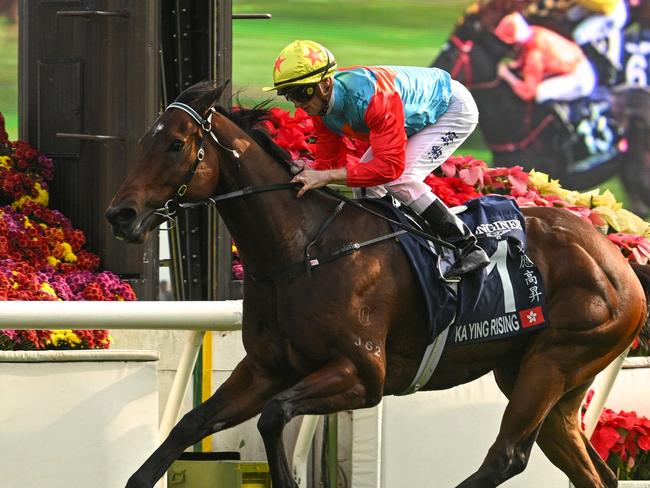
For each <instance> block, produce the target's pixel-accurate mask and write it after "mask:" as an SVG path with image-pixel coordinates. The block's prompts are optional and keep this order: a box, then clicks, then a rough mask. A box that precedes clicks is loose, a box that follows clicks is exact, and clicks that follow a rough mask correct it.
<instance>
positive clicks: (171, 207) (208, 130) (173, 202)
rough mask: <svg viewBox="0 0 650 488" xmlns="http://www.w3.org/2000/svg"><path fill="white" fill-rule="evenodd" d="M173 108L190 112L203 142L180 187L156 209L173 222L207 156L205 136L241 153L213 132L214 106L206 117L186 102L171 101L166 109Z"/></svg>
mask: <svg viewBox="0 0 650 488" xmlns="http://www.w3.org/2000/svg"><path fill="white" fill-rule="evenodd" d="M172 108H178V109H180V110H182V111H183V112H185V113H186V114H188V115H189V116H190V117H192V119H194V121H195V122H196V123H197V124H198V125H199V131H201V132H202V134H201V144H200V145H199V150H198V152H197V154H196V159H195V160H194V162H193V163H192V166H191V167H190V169H189V170H188V172H187V173H186V174H185V177H184V178H183V182H182V183H181V184H180V185H179V187H178V188H177V189H176V190H174V191H173V192H172V194H171V196H170V198H169V199H167V201H166V202H165V204H164V205H163V206H162V207H160V208H157V209H156V210H154V212H153V213H154V214H155V215H159V216H161V217H164V218H165V219H166V220H167V221H169V222H172V223H173V217H174V215H176V212H177V210H178V208H179V207H181V206H182V205H183V204H181V202H180V200H181V198H183V196H184V195H185V193H186V192H187V185H188V184H189V182H190V181H191V180H192V178H193V177H194V174H195V173H196V169H197V168H198V167H199V164H200V163H201V161H203V158H204V157H205V149H204V147H205V138H206V135H208V134H209V135H210V136H211V137H212V139H214V142H216V143H217V144H218V145H219V146H220V147H221V148H223V149H225V150H226V151H229V152H231V153H232V155H233V156H234V157H235V158H236V159H239V158H240V155H239V153H238V152H237V150H235V149H230V148H228V147H226V146H224V145H223V144H221V142H220V141H219V139H217V136H216V135H215V133H214V132H212V116H213V115H214V114H215V113H217V111H216V109H215V108H214V107H210V109H209V110H208V116H207V117H206V118H203V117H201V115H199V113H198V112H197V111H196V110H194V109H193V108H192V107H190V106H189V105H187V104H185V103H181V102H172V103H170V104H169V105H168V106H167V108H166V109H165V112H166V111H167V110H170V109H172Z"/></svg>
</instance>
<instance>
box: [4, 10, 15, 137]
mask: <svg viewBox="0 0 650 488" xmlns="http://www.w3.org/2000/svg"><path fill="white" fill-rule="evenodd" d="M0 112H2V114H3V115H4V116H5V122H6V126H7V132H8V133H9V138H10V139H17V138H18V37H17V31H16V29H15V27H14V26H11V25H9V23H8V22H7V21H6V20H5V19H2V18H0Z"/></svg>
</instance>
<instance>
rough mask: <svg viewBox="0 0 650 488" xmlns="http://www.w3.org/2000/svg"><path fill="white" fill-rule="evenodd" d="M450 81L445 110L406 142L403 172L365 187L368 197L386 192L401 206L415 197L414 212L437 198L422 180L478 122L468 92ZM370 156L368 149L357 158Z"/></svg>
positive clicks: (366, 159)
mask: <svg viewBox="0 0 650 488" xmlns="http://www.w3.org/2000/svg"><path fill="white" fill-rule="evenodd" d="M451 83H452V95H451V100H450V101H449V107H448V108H447V111H446V112H445V113H444V114H442V115H441V116H440V118H439V119H438V120H437V121H436V123H435V124H432V125H429V126H427V127H425V128H424V129H422V130H421V131H419V132H417V133H415V134H413V135H412V136H411V137H409V138H408V140H407V141H406V161H405V167H404V173H402V175H401V176H400V177H399V178H397V179H396V180H394V181H391V182H390V183H386V184H385V185H382V186H375V187H371V188H368V189H367V191H366V194H367V195H368V196H370V197H382V196H384V195H385V194H386V192H388V193H390V194H391V195H392V196H394V197H395V198H396V199H397V200H399V201H400V202H402V203H403V204H405V205H411V204H412V203H413V202H415V201H416V200H419V201H420V202H422V204H421V205H416V206H415V207H416V208H414V209H415V211H416V212H418V213H419V212H421V211H423V210H424V208H426V207H427V206H428V204H429V203H431V202H433V201H434V200H435V199H436V198H437V197H435V195H433V193H432V192H431V188H430V187H429V186H428V185H427V184H426V183H424V179H425V178H426V177H427V176H428V175H429V173H431V172H432V171H433V170H434V169H436V168H437V167H438V166H440V165H441V164H442V163H444V162H445V161H446V160H447V158H449V156H451V155H452V154H453V152H454V151H455V150H456V149H458V147H459V146H460V145H461V144H462V143H463V142H464V141H465V139H467V138H468V137H469V135H470V134H471V133H472V132H474V129H475V128H476V125H477V124H478V108H477V107H476V102H475V101H474V98H473V97H472V95H471V93H470V92H469V90H468V89H467V88H465V87H464V86H463V85H462V84H461V83H459V82H458V81H456V80H452V81H451ZM372 157H373V155H372V149H368V151H366V153H365V154H364V155H363V156H362V157H361V159H360V160H359V161H360V162H362V163H363V162H366V161H369V160H371V159H372ZM421 197H422V198H421ZM418 207H424V208H418Z"/></svg>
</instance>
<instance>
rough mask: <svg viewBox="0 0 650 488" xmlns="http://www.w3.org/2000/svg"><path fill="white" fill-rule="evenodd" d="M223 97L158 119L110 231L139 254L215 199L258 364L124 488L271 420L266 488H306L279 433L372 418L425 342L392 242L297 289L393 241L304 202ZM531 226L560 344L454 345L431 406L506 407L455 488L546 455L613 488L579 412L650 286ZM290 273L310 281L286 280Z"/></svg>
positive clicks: (619, 261)
mask: <svg viewBox="0 0 650 488" xmlns="http://www.w3.org/2000/svg"><path fill="white" fill-rule="evenodd" d="M221 93H222V90H221V89H219V88H218V89H215V88H214V87H212V85H211V84H209V83H203V84H199V85H195V86H193V87H190V88H188V89H187V90H186V91H185V92H183V93H182V94H181V95H180V96H179V98H178V99H177V102H175V103H174V104H172V105H170V107H168V109H167V110H166V111H165V112H163V113H162V114H161V115H160V117H159V118H158V119H157V120H156V121H155V122H154V124H153V126H152V127H151V129H150V130H149V131H148V132H147V133H146V134H145V135H144V137H143V138H142V139H141V141H140V150H139V155H138V157H137V160H136V161H135V162H134V164H133V166H132V169H131V172H130V174H129V175H128V176H127V178H126V180H125V181H124V183H123V185H122V186H121V188H120V189H119V190H118V192H117V193H116V195H115V197H114V198H113V201H112V203H111V205H110V207H109V208H108V209H107V211H106V216H107V218H108V219H109V221H110V222H111V224H112V226H113V232H114V234H115V235H116V236H118V237H120V238H122V239H124V240H127V241H130V242H141V241H143V240H144V239H146V236H147V233H148V232H149V231H151V230H153V229H155V228H156V227H157V226H158V225H159V224H160V223H161V221H163V220H164V219H165V218H166V217H168V216H169V215H170V214H171V213H173V211H174V208H175V206H176V205H178V204H179V202H181V201H185V202H198V201H203V200H204V199H206V198H212V201H213V202H216V206H217V209H218V211H219V213H220V215H221V216H222V217H223V219H224V221H225V222H226V225H227V226H228V228H229V230H230V232H231V233H232V235H233V237H234V239H235V240H236V242H237V245H238V248H239V250H240V255H241V257H242V260H243V263H244V264H245V267H246V275H245V279H244V303H243V322H242V337H243V342H244V346H245V349H246V352H247V354H246V357H245V358H244V359H243V360H242V361H241V362H240V363H239V364H238V365H237V367H236V368H235V370H234V371H233V373H232V375H231V376H230V378H229V379H228V380H226V382H225V383H224V384H223V385H222V386H221V387H219V388H218V389H217V391H216V392H215V393H214V395H213V396H212V397H211V398H210V399H208V400H207V401H206V402H205V403H203V404H201V405H199V406H198V407H197V408H195V409H194V410H192V411H190V412H189V413H187V414H186V415H185V416H184V417H183V418H182V419H181V420H180V422H179V423H178V425H176V426H175V427H174V429H173V430H172V431H171V433H170V434H169V436H168V438H167V439H165V440H164V441H163V443H162V445H161V446H160V447H159V448H158V449H157V450H156V451H155V452H154V453H153V454H152V455H151V456H150V457H149V458H148V459H147V461H145V463H144V464H143V465H142V467H141V468H140V469H138V470H137V471H136V473H134V474H133V476H132V477H131V478H130V479H129V481H128V483H127V487H128V488H151V487H152V486H153V485H154V483H155V482H156V480H158V479H159V478H160V477H161V476H162V475H163V474H164V472H165V471H166V470H167V469H168V467H169V466H170V464H171V463H172V462H173V461H174V460H175V459H176V458H177V457H178V456H179V455H180V454H181V453H182V452H183V450H185V449H186V448H187V447H189V446H191V445H193V444H194V443H196V442H198V441H199V440H200V439H202V438H203V437H205V436H208V435H210V434H213V433H215V432H218V431H221V430H223V429H227V428H229V427H232V426H235V425H237V424H239V423H241V422H243V421H245V420H247V419H249V418H251V417H253V416H255V415H257V414H260V413H261V415H260V418H259V422H258V427H259V430H260V433H261V435H262V438H263V441H264V446H265V449H266V454H267V458H268V462H269V466H270V471H271V477H272V481H273V486H274V487H276V488H285V487H296V484H295V482H294V481H293V480H292V477H291V471H290V469H289V466H288V463H287V459H286V455H285V449H284V446H283V443H282V430H283V428H284V426H285V425H286V423H287V422H288V421H289V420H290V419H292V418H294V417H296V416H298V415H305V414H327V413H333V412H338V411H341V410H347V409H357V408H365V407H371V406H373V405H376V404H377V403H378V402H379V401H380V400H381V398H382V396H384V395H394V394H399V393H402V392H404V391H405V390H406V389H407V388H408V387H409V385H410V384H411V382H412V379H413V378H414V377H415V375H416V373H417V371H418V368H419V365H420V361H421V359H422V357H423V354H424V353H425V350H426V348H427V346H428V344H429V342H430V341H429V338H428V336H427V325H426V323H425V322H426V320H425V315H426V314H425V312H424V310H425V303H424V296H423V293H422V290H421V288H420V286H419V285H418V284H417V278H416V276H415V273H414V270H413V268H412V267H411V265H410V262H409V261H408V260H407V258H406V256H405V253H404V252H403V250H402V249H401V247H400V245H399V244H397V243H396V242H395V240H394V239H387V240H383V241H382V242H379V243H376V244H375V245H373V246H368V247H365V248H363V249H356V248H355V246H351V247H349V252H347V253H342V255H341V257H340V259H336V260H330V261H329V262H326V263H323V264H322V265H320V266H318V267H317V268H315V269H313V270H312V272H311V273H307V272H304V270H305V266H304V265H305V262H306V259H305V257H306V254H307V255H309V254H308V253H307V252H306V251H307V250H312V251H313V253H314V255H319V254H320V253H324V252H326V251H327V250H331V249H340V248H341V247H340V246H341V245H344V247H345V244H346V243H350V242H362V241H370V240H373V239H376V238H377V237H378V236H384V235H387V234H390V233H391V227H390V226H389V223H387V222H386V221H385V220H383V219H381V218H378V217H377V216H375V215H371V214H368V213H365V212H363V211H361V210H359V209H358V208H357V207H355V206H354V205H345V206H343V207H342V208H339V207H340V201H339V200H338V199H337V198H334V197H333V196H332V194H331V193H326V192H320V191H312V192H309V193H308V194H307V195H306V196H305V197H304V198H302V199H297V198H296V193H295V190H296V188H295V184H294V185H292V184H289V181H290V179H291V173H290V165H289V162H288V160H287V156H286V154H285V153H284V152H283V151H282V150H281V149H280V148H279V147H278V146H276V145H275V144H274V143H273V142H272V141H271V140H270V139H269V138H268V137H267V136H266V135H265V134H264V133H263V132H261V131H260V130H259V129H256V128H255V125H256V123H257V122H259V121H260V120H261V119H262V118H263V117H264V116H265V111H264V110H262V109H260V108H257V109H253V110H238V111H234V112H229V111H226V110H224V109H222V108H220V107H218V106H215V104H216V101H217V100H218V99H219V97H220V95H221ZM337 208H338V210H339V211H338V213H337V214H336V218H335V219H331V216H332V214H333V212H335V211H336V209H337ZM524 213H525V216H526V224H527V231H528V252H529V254H530V256H531V258H532V259H533V260H534V262H535V263H536V264H537V267H538V268H539V271H540V273H541V276H542V278H543V281H544V284H545V290H546V297H547V302H546V306H547V319H548V321H549V323H550V325H549V327H547V328H544V329H542V330H539V331H534V332H529V333H527V334H525V335H521V336H516V337H512V338H507V339H500V340H494V341H491V342H488V343H482V344H465V345H453V346H448V347H446V348H445V350H444V352H443V353H442V357H441V358H440V362H439V365H438V368H437V369H436V370H435V372H434V374H433V376H432V377H431V379H430V380H429V381H428V382H427V383H426V384H425V385H423V387H422V389H423V390H435V389H446V388H451V387H453V386H455V385H459V384H462V383H466V382H468V381H472V380H473V379H476V378H479V377H480V376H482V375H484V374H486V373H488V372H490V371H494V374H495V377H496V379H497V382H498V384H499V387H500V388H501V390H502V391H503V392H504V393H505V394H506V396H507V397H508V398H509V403H508V406H507V408H506V410H505V413H504V415H503V421H502V424H501V428H500V431H499V434H498V437H497V439H496V440H495V442H494V444H493V445H492V447H491V448H490V450H489V452H488V453H487V456H486V458H485V461H484V462H483V464H482V465H481V466H480V467H479V468H478V469H477V470H476V472H475V473H474V474H472V475H471V476H470V477H469V478H467V479H466V480H465V481H464V482H462V483H461V484H460V485H459V486H460V487H462V488H470V487H475V488H478V487H481V488H483V487H488V486H497V485H499V484H501V483H503V482H504V481H505V480H507V479H509V478H511V477H512V476H514V475H516V474H517V473H519V472H521V471H522V470H523V469H524V468H525V466H526V463H527V461H528V457H529V454H530V450H531V447H532V444H533V442H535V441H537V443H538V444H539V445H540V446H541V448H542V450H543V451H544V453H545V454H546V455H547V456H548V457H549V459H551V460H552V462H553V463H554V464H555V465H556V466H558V467H559V468H560V469H561V470H563V471H564V472H565V473H566V474H567V476H568V477H569V478H570V479H571V480H572V482H573V483H574V485H575V486H576V487H577V488H602V487H614V486H616V485H617V481H616V477H615V475H614V473H612V471H611V470H610V469H609V468H608V467H607V465H606V464H605V463H604V461H603V460H602V459H601V458H600V457H599V456H598V454H597V453H596V451H595V450H594V449H593V447H592V446H591V444H590V443H589V441H588V440H587V439H586V437H585V436H584V434H583V433H582V431H581V428H580V423H579V416H578V409H579V407H580V404H581V402H582V399H583V397H584V394H585V392H586V391H587V388H588V386H589V384H590V383H591V381H592V380H593V378H594V376H595V375H596V374H597V373H598V372H599V371H601V370H602V369H603V368H604V367H605V366H606V365H607V364H609V362H611V361H612V360H613V359H614V358H615V357H617V356H618V355H619V354H621V353H622V352H623V351H624V350H625V349H626V348H627V347H628V346H629V345H630V343H631V342H632V340H633V339H634V338H635V337H636V336H637V335H638V333H639V331H640V329H641V328H642V326H643V324H644V322H645V320H646V315H647V301H646V294H645V293H644V287H643V286H642V285H641V283H640V281H639V278H638V277H637V275H636V274H635V272H634V271H633V269H632V267H631V266H630V264H629V263H628V262H627V261H626V260H625V258H624V257H623V256H622V254H621V253H620V251H619V250H618V249H617V248H616V247H615V246H614V245H613V244H612V243H611V242H609V240H608V239H606V238H605V237H604V236H603V235H602V234H600V233H599V232H597V231H596V230H595V229H594V228H593V227H592V226H591V225H589V224H587V223H585V222H584V221H582V220H581V219H579V218H577V217H575V216H574V215H572V214H571V213H569V212H567V211H565V210H562V209H553V208H530V209H525V210H524ZM328 220H330V224H329V226H328V227H327V229H326V231H324V232H321V229H323V223H324V222H326V221H328ZM316 236H320V238H319V239H318V240H317V243H316V244H314V245H310V243H312V244H313V241H314V240H316V239H315V237H316ZM355 249H356V250H355ZM296 265H297V268H296ZM286 269H300V271H298V272H295V273H290V274H286V273H282V272H278V270H286ZM646 272H648V269H647V267H641V268H640V269H639V273H641V274H642V275H643V276H645V274H644V273H646ZM645 286H646V292H647V284H646V285H645ZM369 346H370V347H369Z"/></svg>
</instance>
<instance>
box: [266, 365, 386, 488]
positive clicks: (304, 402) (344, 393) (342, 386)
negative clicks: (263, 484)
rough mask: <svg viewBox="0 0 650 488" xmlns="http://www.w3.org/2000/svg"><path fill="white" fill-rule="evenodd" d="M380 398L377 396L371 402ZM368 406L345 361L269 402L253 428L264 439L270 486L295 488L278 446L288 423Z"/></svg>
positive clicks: (354, 373)
mask: <svg viewBox="0 0 650 488" xmlns="http://www.w3.org/2000/svg"><path fill="white" fill-rule="evenodd" d="M380 398H381V397H380V396H377V398H376V399H375V401H374V403H377V401H379V399H380ZM372 403H373V400H372V399H369V398H368V392H367V388H366V387H365V386H364V384H363V383H362V382H361V380H360V377H359V374H358V372H357V368H356V367H355V365H354V364H353V363H352V361H350V360H349V359H348V358H339V359H337V360H335V361H333V362H331V363H329V364H328V365H327V366H325V367H323V368H322V369H320V370H318V371H316V372H314V373H312V374H310V375H309V376H307V377H306V378H304V379H303V380H301V381H300V382H299V383H297V384H296V385H294V386H293V387H291V388H289V389H288V390H285V391H283V392H281V393H279V394H278V395H276V396H275V397H273V398H272V399H271V400H269V401H268V403H267V404H266V405H265V406H264V408H263V410H262V415H261V416H260V419H259V422H258V424H257V425H258V428H259V431H260V433H261V434H262V438H263V440H264V447H265V449H266V456H267V459H268V462H269V467H270V471H271V481H272V482H273V486H274V487H277V488H293V487H296V486H297V485H296V484H295V482H294V481H293V479H292V476H291V472H290V470H289V464H288V463H287V458H286V453H285V451H284V445H283V443H282V429H283V428H284V426H285V425H286V424H287V422H289V420H291V419H292V418H293V417H296V416H297V415H307V414H327V413H332V412H338V411H340V410H345V409H354V408H359V407H364V406H370V404H372Z"/></svg>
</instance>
